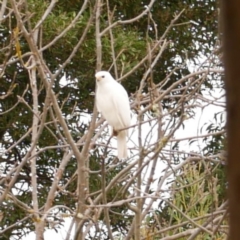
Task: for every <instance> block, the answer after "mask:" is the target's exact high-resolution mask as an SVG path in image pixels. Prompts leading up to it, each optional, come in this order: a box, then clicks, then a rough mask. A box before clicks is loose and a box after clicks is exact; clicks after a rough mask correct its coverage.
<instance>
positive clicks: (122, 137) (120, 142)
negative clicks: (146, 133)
mask: <svg viewBox="0 0 240 240" xmlns="http://www.w3.org/2000/svg"><path fill="white" fill-rule="evenodd" d="M117 149H118V158H119V159H122V158H127V157H128V154H127V131H126V130H125V131H120V132H119V133H118V135H117Z"/></svg>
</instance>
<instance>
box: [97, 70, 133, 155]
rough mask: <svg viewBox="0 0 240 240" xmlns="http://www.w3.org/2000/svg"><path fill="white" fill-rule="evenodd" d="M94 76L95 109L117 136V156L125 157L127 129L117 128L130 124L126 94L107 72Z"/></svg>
mask: <svg viewBox="0 0 240 240" xmlns="http://www.w3.org/2000/svg"><path fill="white" fill-rule="evenodd" d="M95 77H96V80H97V91H96V104H97V109H98V111H99V112H101V113H102V115H103V117H104V118H105V119H106V120H107V122H108V124H109V125H110V126H111V127H112V128H113V135H114V136H117V149H118V158H119V159H121V158H126V157H127V135H128V130H122V131H119V130H120V129H123V128H127V127H129V126H130V124H131V123H130V122H131V116H130V104H129V99H128V94H127V92H126V90H125V89H124V87H123V86H122V85H121V84H119V83H118V82H117V81H115V79H114V78H113V77H112V76H111V74H110V73H109V72H106V71H100V72H97V73H96V74H95Z"/></svg>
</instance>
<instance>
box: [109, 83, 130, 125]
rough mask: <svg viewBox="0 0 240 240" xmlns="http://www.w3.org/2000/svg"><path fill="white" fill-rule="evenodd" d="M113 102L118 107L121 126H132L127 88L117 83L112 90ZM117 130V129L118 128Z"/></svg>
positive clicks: (117, 111)
mask: <svg viewBox="0 0 240 240" xmlns="http://www.w3.org/2000/svg"><path fill="white" fill-rule="evenodd" d="M112 94H113V95H112V99H113V104H114V107H115V109H116V114H117V116H116V117H117V118H118V121H119V122H120V124H121V126H119V128H125V127H129V126H130V121H131V119H130V105H129V100H128V95H127V92H126V91H125V89H124V88H123V87H122V86H121V85H120V84H118V85H116V86H115V88H114V91H113V92H112ZM116 130H117V129H116Z"/></svg>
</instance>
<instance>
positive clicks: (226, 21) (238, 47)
mask: <svg viewBox="0 0 240 240" xmlns="http://www.w3.org/2000/svg"><path fill="white" fill-rule="evenodd" d="M222 14H223V15H222V16H223V19H222V20H223V33H224V34H223V40H224V63H225V74H226V75H225V86H226V95H227V137H228V168H227V175H228V183H229V190H228V197H229V210H230V233H229V239H231V240H235V239H236V240H238V239H239V236H240V227H239V226H240V204H239V202H240V1H238V0H226V1H222Z"/></svg>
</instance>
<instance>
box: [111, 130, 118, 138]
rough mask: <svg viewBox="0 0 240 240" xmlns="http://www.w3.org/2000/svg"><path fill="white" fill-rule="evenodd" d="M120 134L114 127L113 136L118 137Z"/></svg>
mask: <svg viewBox="0 0 240 240" xmlns="http://www.w3.org/2000/svg"><path fill="white" fill-rule="evenodd" d="M117 135H118V131H117V130H115V129H114V128H113V129H112V137H116V136H117Z"/></svg>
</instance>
